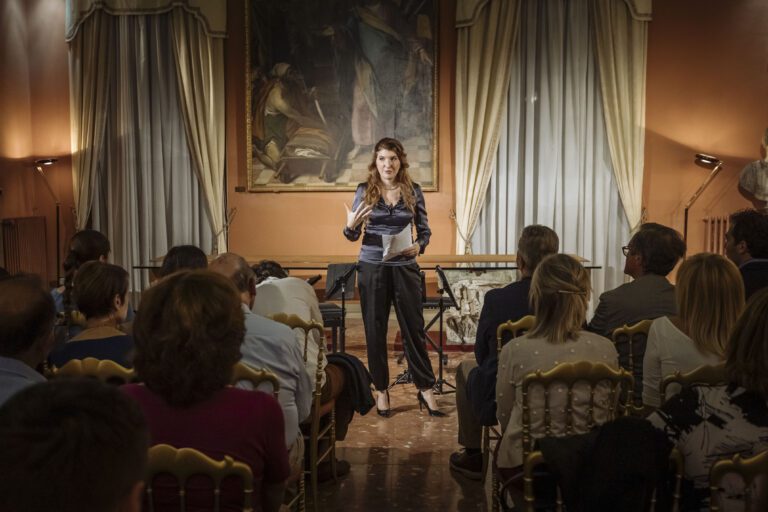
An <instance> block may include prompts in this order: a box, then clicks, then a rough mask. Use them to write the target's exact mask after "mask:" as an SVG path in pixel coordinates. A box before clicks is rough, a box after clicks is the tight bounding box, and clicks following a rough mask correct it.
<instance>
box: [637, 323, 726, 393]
mask: <svg viewBox="0 0 768 512" xmlns="http://www.w3.org/2000/svg"><path fill="white" fill-rule="evenodd" d="M721 362H722V360H721V359H720V358H719V357H718V356H715V355H712V354H702V353H701V352H699V349H697V348H696V345H695V344H694V343H693V340H692V339H691V338H689V337H688V336H686V334H685V333H684V332H683V331H681V330H680V329H678V328H677V327H675V325H674V324H673V323H672V321H671V320H670V319H669V317H666V316H663V317H661V318H657V319H656V320H654V321H653V323H652V324H651V328H650V330H649V331H648V343H647V344H646V347H645V357H643V404H645V405H650V406H652V407H659V406H660V405H661V392H660V387H661V381H662V380H663V379H664V377H666V376H667V375H672V374H673V373H675V372H676V371H678V370H679V371H681V372H689V371H691V370H695V369H696V368H698V367H699V366H703V365H716V364H719V363H721ZM679 392H680V386H678V385H675V384H673V385H671V386H670V387H669V388H668V389H667V396H666V398H667V399H669V397H670V396H672V395H676V394H677V393H679Z"/></svg>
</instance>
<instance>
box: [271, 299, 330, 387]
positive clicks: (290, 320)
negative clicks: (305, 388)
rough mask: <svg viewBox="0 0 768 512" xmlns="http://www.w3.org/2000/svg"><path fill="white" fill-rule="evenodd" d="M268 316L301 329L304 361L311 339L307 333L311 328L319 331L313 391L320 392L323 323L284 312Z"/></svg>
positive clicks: (323, 371)
mask: <svg viewBox="0 0 768 512" xmlns="http://www.w3.org/2000/svg"><path fill="white" fill-rule="evenodd" d="M270 318H271V319H272V320H274V321H275V322H279V323H281V324H285V325H287V326H288V327H290V328H291V329H299V330H300V331H303V338H304V362H305V363H306V362H307V347H308V345H309V343H310V342H311V341H312V338H311V337H310V336H309V333H310V332H312V330H316V331H318V333H319V336H318V338H317V339H318V340H320V341H319V343H318V344H317V345H318V349H319V350H318V351H317V372H316V374H315V375H316V378H315V393H316V394H317V393H320V388H321V387H322V379H323V375H324V373H325V370H324V369H323V353H324V352H325V331H324V330H323V324H321V323H320V322H317V321H315V320H309V321H307V320H304V319H303V318H301V317H300V316H298V315H294V314H291V315H288V314H286V313H276V314H274V315H270Z"/></svg>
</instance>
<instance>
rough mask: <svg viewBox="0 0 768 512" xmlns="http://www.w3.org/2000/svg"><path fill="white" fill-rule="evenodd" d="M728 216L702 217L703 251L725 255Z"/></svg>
mask: <svg viewBox="0 0 768 512" xmlns="http://www.w3.org/2000/svg"><path fill="white" fill-rule="evenodd" d="M727 231H728V216H727V215H721V216H717V217H704V251H705V252H713V253H715V254H722V255H725V233H726V232H727Z"/></svg>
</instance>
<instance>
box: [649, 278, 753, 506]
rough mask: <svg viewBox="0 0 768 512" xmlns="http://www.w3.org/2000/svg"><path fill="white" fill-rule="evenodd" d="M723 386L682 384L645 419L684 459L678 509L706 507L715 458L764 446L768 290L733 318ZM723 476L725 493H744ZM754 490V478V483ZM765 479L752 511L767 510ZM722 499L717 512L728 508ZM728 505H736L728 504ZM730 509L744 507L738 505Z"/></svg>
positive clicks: (731, 494)
mask: <svg viewBox="0 0 768 512" xmlns="http://www.w3.org/2000/svg"><path fill="white" fill-rule="evenodd" d="M725 373H726V376H727V382H728V383H727V384H725V385H720V386H706V385H698V386H691V387H686V388H684V389H683V390H682V391H681V392H680V393H679V394H677V395H675V396H673V397H672V398H671V399H669V400H667V401H666V402H665V403H664V405H662V406H661V408H659V409H658V410H657V411H656V412H654V413H653V414H651V415H650V416H649V417H648V421H650V422H651V424H652V425H653V426H654V427H656V428H658V429H660V430H661V431H663V432H664V434H666V436H667V438H668V439H669V440H670V441H671V442H673V443H674V444H675V446H676V447H677V449H678V450H679V451H680V453H682V454H683V456H684V457H685V478H686V480H688V481H690V482H691V483H692V484H693V485H692V486H687V485H684V486H683V489H684V492H683V497H682V502H681V507H680V510H697V511H698V510H700V511H706V510H709V497H710V489H709V470H710V469H711V467H712V464H713V463H714V462H715V461H717V460H718V459H722V458H726V457H727V458H731V457H733V455H734V454H737V453H738V454H740V455H741V456H742V457H744V458H748V457H751V456H753V455H757V454H758V453H760V452H761V451H763V450H766V449H768V289H763V290H762V291H760V292H758V293H756V294H755V295H754V296H753V297H752V298H751V299H750V300H749V302H748V303H747V306H746V308H745V309H744V312H743V313H742V314H741V316H740V317H739V318H738V320H737V321H736V322H735V324H734V327H733V330H732V332H731V333H730V335H729V338H728V343H727V345H726V347H725ZM736 480H737V481H736V482H733V481H729V480H724V481H723V482H722V485H723V487H725V489H726V491H725V492H724V493H721V494H723V495H725V496H728V497H730V496H739V495H740V496H742V497H743V496H744V491H743V488H741V489H738V488H732V487H731V486H734V487H736V486H738V487H740V485H739V482H738V480H740V479H736ZM755 485H756V486H757V487H758V489H759V488H760V486H761V484H760V482H759V480H757V481H756V484H755ZM765 491H766V489H765V485H764V482H763V483H762V493H756V494H753V500H752V508H751V509H750V510H751V511H757V510H768V503H766V502H767V501H768V496H767V495H766V492H765ZM723 505H724V504H723V503H721V504H720V506H721V510H731V508H730V507H728V508H726V507H725V506H723ZM729 505H735V504H733V503H730V504H729ZM733 510H745V509H744V508H743V504H742V506H741V507H739V508H733Z"/></svg>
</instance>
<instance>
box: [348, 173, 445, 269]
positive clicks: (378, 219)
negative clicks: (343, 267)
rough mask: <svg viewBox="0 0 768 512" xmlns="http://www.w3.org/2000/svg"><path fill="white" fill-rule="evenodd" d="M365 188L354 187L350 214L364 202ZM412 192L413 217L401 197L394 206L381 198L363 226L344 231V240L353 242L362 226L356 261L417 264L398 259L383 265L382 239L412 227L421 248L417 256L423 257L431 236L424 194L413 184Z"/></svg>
mask: <svg viewBox="0 0 768 512" xmlns="http://www.w3.org/2000/svg"><path fill="white" fill-rule="evenodd" d="M366 188H367V184H365V183H361V184H359V185H358V186H357V190H356V191H355V199H354V201H353V202H352V209H353V210H354V209H356V208H357V207H358V206H359V205H360V203H361V202H362V201H363V196H364V195H365V189H366ZM413 192H414V195H415V196H416V207H415V212H414V213H411V211H410V210H409V209H408V207H407V206H406V205H405V202H404V201H403V199H402V197H401V198H400V201H398V202H397V204H396V205H394V206H389V205H387V204H386V203H385V202H384V198H380V199H379V202H378V203H376V204H375V205H374V207H373V210H372V211H371V214H370V215H369V216H368V219H367V221H366V222H364V223H363V224H361V225H360V226H358V227H357V228H356V229H348V228H347V227H346V226H345V227H344V236H346V237H347V239H349V240H350V241H352V242H354V241H355V240H357V239H358V238H360V234H361V232H362V231H363V228H362V226H363V225H365V229H364V231H365V232H364V233H363V245H362V246H361V247H360V256H359V257H358V259H359V260H360V261H364V262H366V263H377V264H380V265H392V266H399V265H408V264H409V263H413V262H414V261H416V259H415V258H407V257H405V256H397V257H395V258H392V259H391V260H389V261H386V262H384V261H382V259H383V253H384V249H383V248H382V243H381V235H396V234H398V233H400V232H401V231H402V230H403V229H404V228H405V227H406V226H408V225H409V224H411V223H412V224H413V225H414V226H415V227H416V242H417V243H418V244H419V246H421V250H420V251H419V254H423V253H424V249H425V248H426V247H427V245H428V244H429V237H430V236H431V235H432V231H431V230H430V229H429V222H428V220H427V208H426V205H425V203H424V193H423V192H422V191H421V187H420V186H419V185H417V184H415V183H414V184H413Z"/></svg>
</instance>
